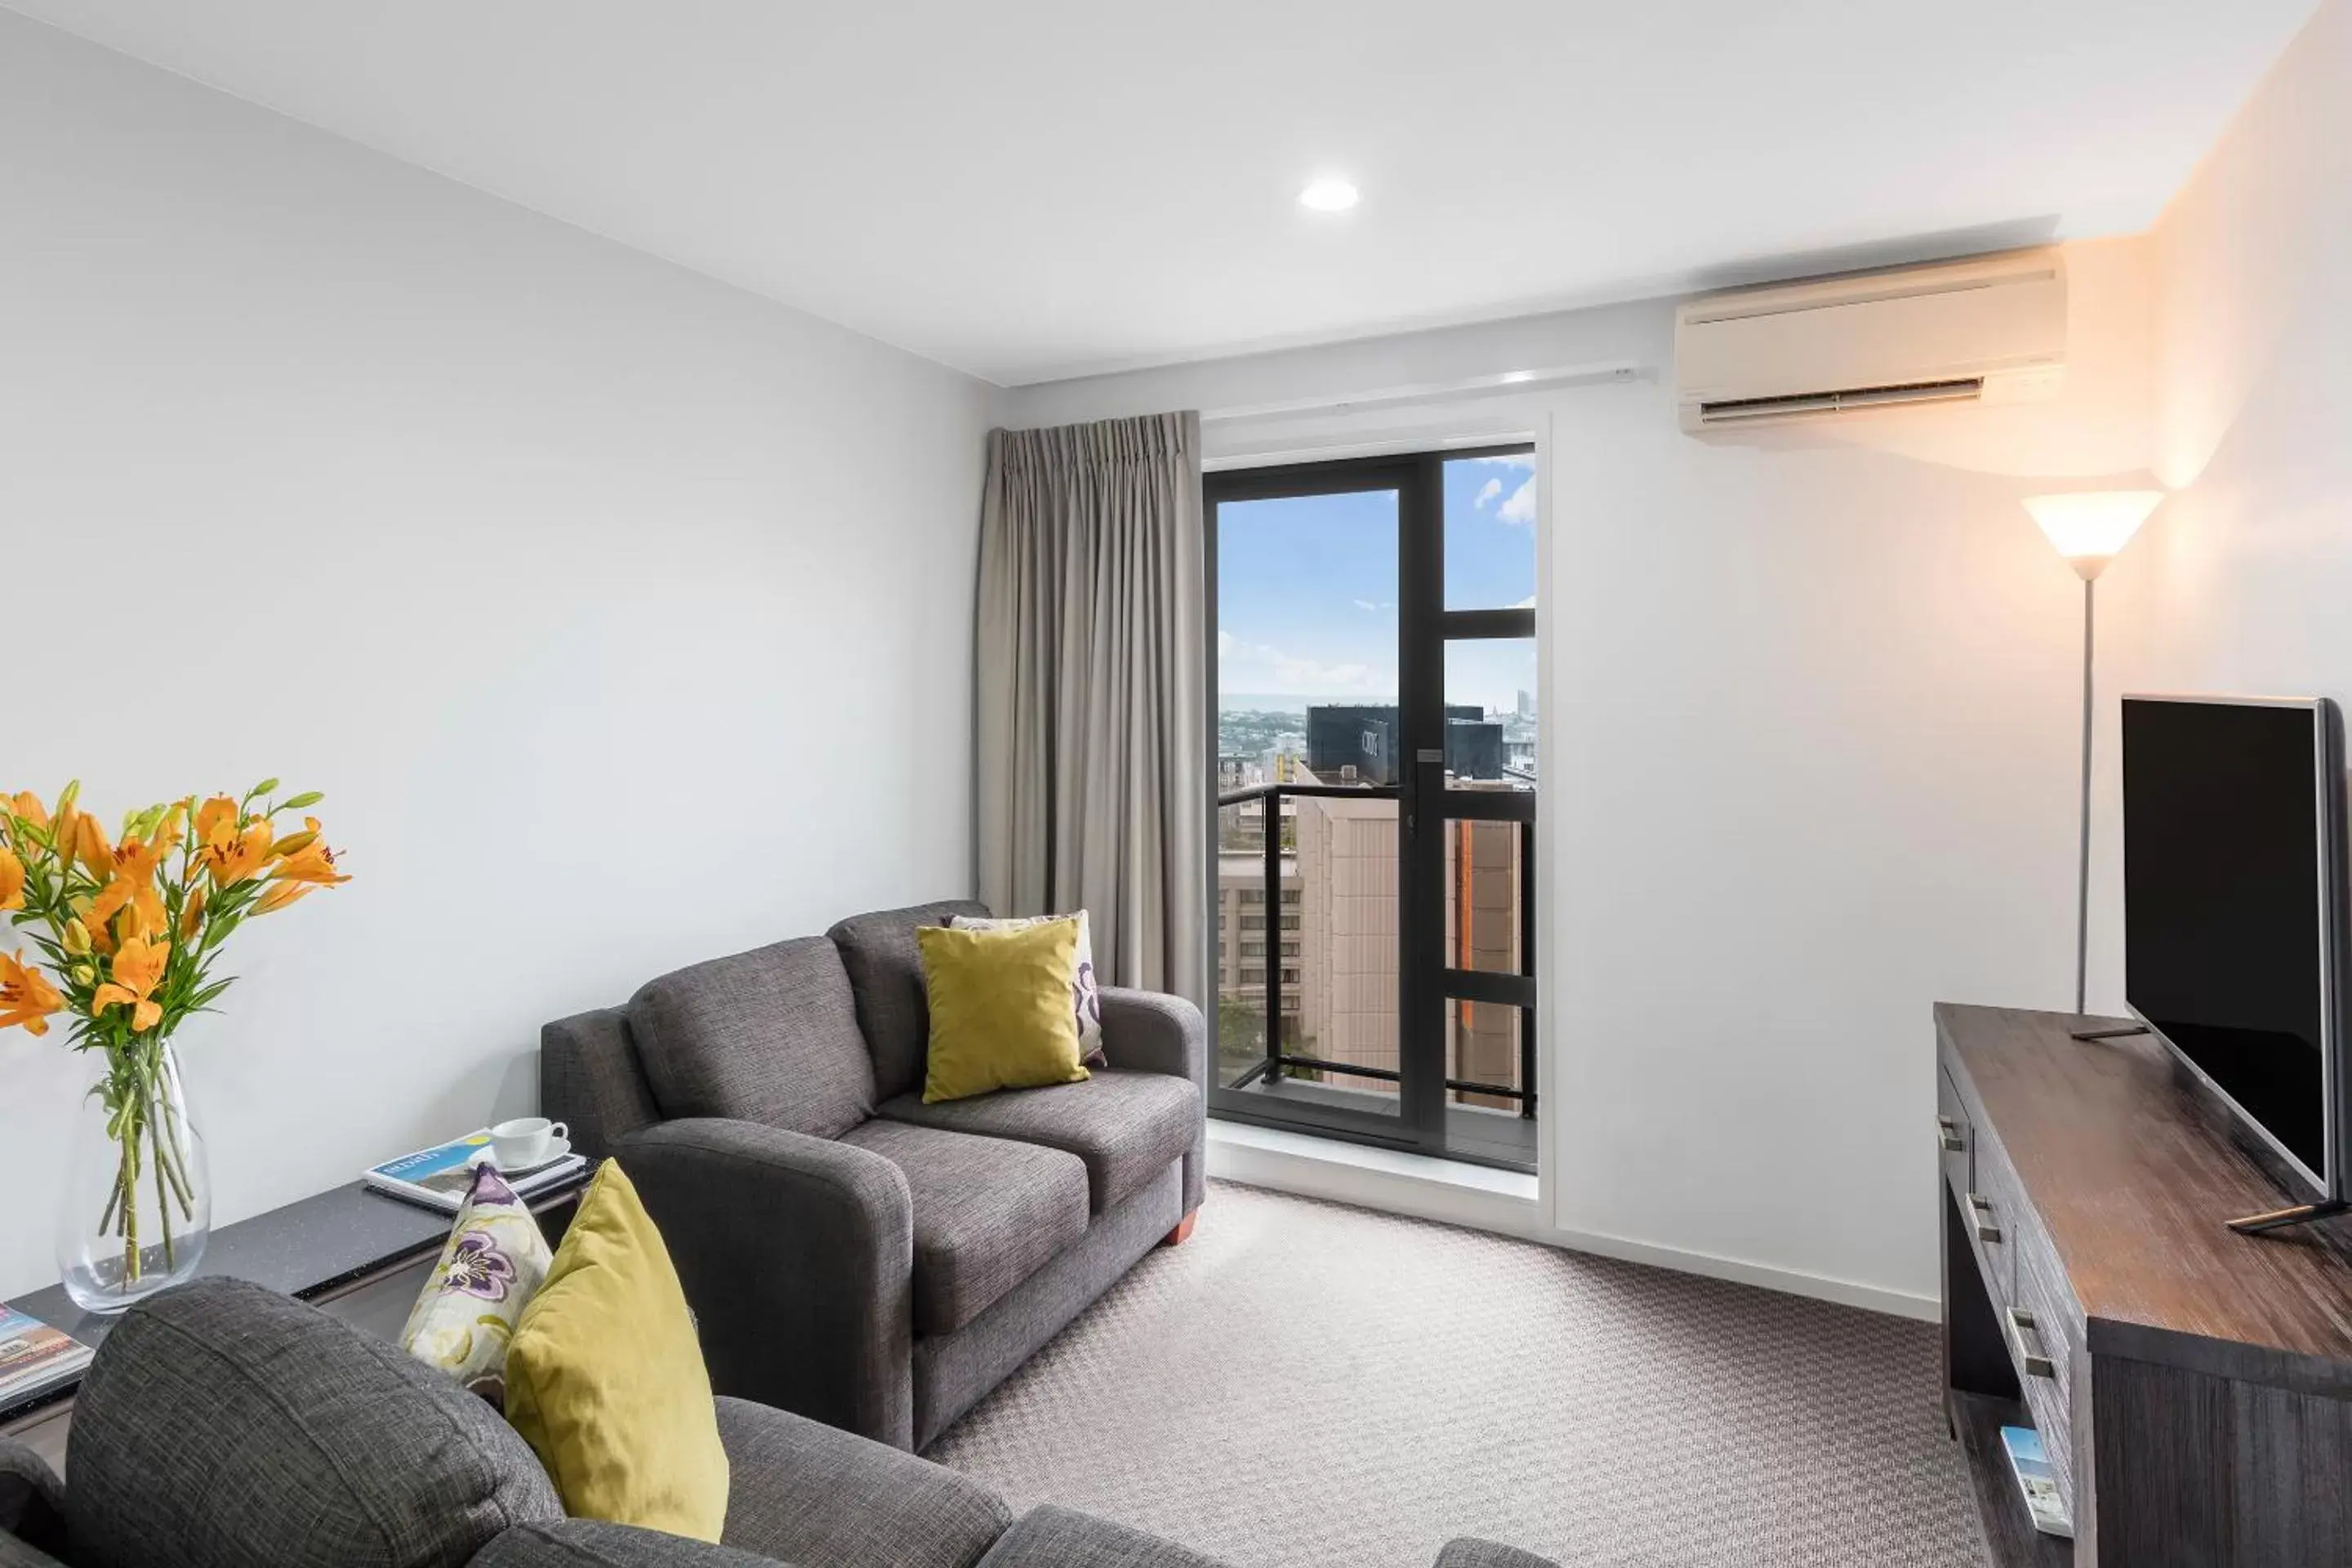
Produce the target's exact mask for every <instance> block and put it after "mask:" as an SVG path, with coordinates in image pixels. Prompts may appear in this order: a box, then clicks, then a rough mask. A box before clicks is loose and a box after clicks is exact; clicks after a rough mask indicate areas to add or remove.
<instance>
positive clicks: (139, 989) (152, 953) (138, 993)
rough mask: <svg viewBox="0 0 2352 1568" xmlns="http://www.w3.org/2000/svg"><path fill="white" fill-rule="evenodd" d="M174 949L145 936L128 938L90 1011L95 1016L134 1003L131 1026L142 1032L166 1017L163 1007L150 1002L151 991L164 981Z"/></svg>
mask: <svg viewBox="0 0 2352 1568" xmlns="http://www.w3.org/2000/svg"><path fill="white" fill-rule="evenodd" d="M171 957H172V949H171V947H170V945H169V944H167V943H163V942H149V941H148V940H147V939H146V938H145V937H139V936H133V937H125V938H124V939H123V942H122V947H121V951H119V952H116V953H115V955H114V977H113V979H111V980H110V981H109V982H107V984H103V985H101V986H100V987H99V988H98V989H97V991H95V992H94V993H92V994H91V995H90V999H89V1011H90V1016H92V1017H96V1016H98V1015H99V1014H100V1013H103V1012H105V1011H106V1010H107V1009H108V1008H109V1007H111V1006H113V1005H115V1004H117V1003H119V1002H128V1003H130V1004H131V1027H132V1028H133V1029H135V1030H137V1031H138V1032H139V1033H141V1034H145V1033H146V1032H147V1031H148V1030H150V1029H152V1028H153V1027H154V1026H156V1025H157V1024H158V1023H160V1022H162V1020H163V1007H162V1006H161V1005H159V1004H157V1003H154V1002H151V1001H149V1000H148V999H147V998H148V996H149V994H151V993H152V992H153V990H154V989H155V987H156V986H158V985H160V984H163V966H164V965H165V964H166V963H169V962H170V961H171Z"/></svg>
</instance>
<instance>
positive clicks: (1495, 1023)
mask: <svg viewBox="0 0 2352 1568" xmlns="http://www.w3.org/2000/svg"><path fill="white" fill-rule="evenodd" d="M1526 1021H1527V1015H1526V1013H1525V1011H1524V1010H1523V1009H1521V1008H1517V1007H1507V1006H1505V1005H1502V1004H1501V1003H1499V1002H1461V1001H1456V1000H1454V999H1452V998H1450V997H1449V998H1448V999H1447V1001H1446V1004H1445V1077H1446V1080H1447V1082H1448V1083H1449V1084H1454V1085H1459V1084H1487V1085H1492V1086H1493V1087H1494V1089H1525V1088H1527V1087H1528V1086H1527V1084H1526V1083H1525V1081H1524V1080H1523V1079H1521V1076H1520V1067H1521V1064H1522V1061H1523V1058H1522V1056H1521V1054H1520V1051H1519V1031H1520V1030H1521V1029H1522V1028H1523V1027H1524V1026H1526ZM1445 1098H1446V1100H1448V1101H1449V1102H1450V1103H1452V1104H1455V1105H1475V1106H1482V1107H1485V1108H1486V1109H1487V1110H1507V1111H1510V1112H1512V1113H1513V1114H1517V1111H1518V1110H1519V1101H1518V1100H1516V1099H1514V1098H1512V1097H1511V1096H1510V1095H1507V1094H1498V1093H1494V1092H1490V1091H1487V1090H1482V1089H1461V1088H1449V1089H1447V1090H1446V1091H1445Z"/></svg>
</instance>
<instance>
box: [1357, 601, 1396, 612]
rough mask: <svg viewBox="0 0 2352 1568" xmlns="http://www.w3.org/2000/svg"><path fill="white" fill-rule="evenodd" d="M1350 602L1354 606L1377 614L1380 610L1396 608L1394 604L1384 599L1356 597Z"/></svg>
mask: <svg viewBox="0 0 2352 1568" xmlns="http://www.w3.org/2000/svg"><path fill="white" fill-rule="evenodd" d="M1351 602H1352V603H1353V604H1354V605H1355V606H1356V608H1358V609H1360V610H1363V611H1366V612H1367V613H1369V614H1371V615H1378V614H1380V613H1381V611H1382V610H1393V609H1395V608H1396V606H1395V605H1391V604H1390V603H1389V602H1388V601H1387V600H1386V599H1357V600H1353V601H1351Z"/></svg>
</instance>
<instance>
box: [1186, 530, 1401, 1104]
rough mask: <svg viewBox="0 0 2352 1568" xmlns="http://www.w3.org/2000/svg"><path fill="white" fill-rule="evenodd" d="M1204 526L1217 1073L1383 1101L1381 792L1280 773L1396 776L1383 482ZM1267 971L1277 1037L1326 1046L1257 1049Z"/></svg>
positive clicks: (1388, 884)
mask: <svg viewBox="0 0 2352 1568" xmlns="http://www.w3.org/2000/svg"><path fill="white" fill-rule="evenodd" d="M1214 526H1215V528H1216V530H1217V541H1216V546H1217V780H1216V784H1217V791H1218V800H1219V806H1218V812H1217V852H1218V853H1217V882H1218V943H1217V994H1218V1006H1217V1019H1216V1036H1217V1056H1218V1081H1219V1082H1220V1083H1222V1084H1223V1085H1225V1086H1226V1087H1229V1088H1230V1087H1233V1086H1234V1084H1235V1083H1236V1081H1237V1080H1240V1079H1248V1081H1247V1082H1246V1083H1245V1084H1244V1085H1243V1086H1242V1087H1244V1089H1246V1090H1247V1091H1248V1092H1250V1093H1251V1094H1253V1095H1263V1096H1264V1097H1265V1098H1266V1099H1267V1100H1269V1101H1274V1100H1292V1101H1299V1102H1307V1103H1314V1104H1319V1105H1327V1106H1339V1107H1343V1108H1347V1109H1352V1110H1370V1111H1373V1112H1376V1113H1378V1114H1381V1115H1387V1116H1394V1115H1396V1114H1398V1097H1397V1087H1396V1082H1395V1080H1394V1078H1393V1076H1392V1075H1393V1074H1395V1073H1396V1071H1397V1070H1398V1054H1397V976H1396V969H1397V964H1396V955H1397V910H1396V902H1397V893H1396V874H1397V872H1396V867H1397V839H1396V831H1397V808H1396V803H1395V802H1394V801H1393V800H1380V801H1370V800H1367V801H1358V800H1346V799H1339V800H1327V799H1313V798H1306V799H1302V798H1300V797H1297V796H1294V795H1282V794H1279V793H1278V790H1279V786H1281V785H1283V784H1351V783H1353V784H1388V783H1392V782H1394V780H1395V779H1396V777H1397V773H1398V768H1399V765H1400V763H1401V758H1400V757H1399V756H1398V754H1397V751H1396V747H1395V744H1394V739H1393V738H1394V736H1395V734H1396V730H1397V724H1396V689H1397V674H1396V671H1397V605H1396V601H1397V591H1396V584H1397V578H1396V572H1397V526H1398V525H1397V497H1396V493H1395V492H1394V491H1392V490H1378V491H1370V492H1365V493H1361V494H1354V495H1326V496H1302V497H1295V498H1283V499H1279V500H1259V501H1226V502H1223V503H1221V504H1220V505H1219V506H1218V507H1217V508H1216V511H1215V519H1214ZM1269 831H1271V832H1272V833H1273V834H1274V835H1275V836H1276V849H1277V852H1278V854H1279V856H1280V873H1279V877H1278V885H1277V886H1276V887H1275V888H1273V889H1269V888H1267V886H1266V868H1265V847H1266V838H1267V834H1268V832H1269ZM1269 982H1271V983H1272V985H1271V988H1272V989H1273V991H1274V992H1275V994H1276V995H1277V996H1278V998H1279V1020H1280V1021H1279V1025H1278V1036H1277V1038H1278V1042H1279V1045H1278V1049H1279V1051H1280V1052H1281V1053H1282V1054H1283V1055H1285V1056H1286V1057H1290V1058H1312V1059H1314V1060H1316V1061H1321V1062H1328V1063H1329V1064H1330V1065H1329V1066H1326V1067H1316V1066H1309V1065H1307V1063H1306V1062H1303V1061H1296V1060H1294V1061H1285V1062H1283V1063H1281V1064H1280V1068H1279V1071H1269V1070H1268V1069H1267V1066H1266V1061H1267V1058H1266V1052H1267V1044H1268V1042H1267V1022H1266V993H1267V991H1268V989H1269ZM1344 1067H1362V1068H1372V1069H1375V1070H1376V1071H1380V1072H1386V1073H1388V1074H1390V1075H1391V1076H1390V1077H1387V1078H1381V1077H1368V1076H1365V1075H1363V1074H1360V1073H1349V1072H1346V1071H1343V1070H1340V1069H1341V1068H1344Z"/></svg>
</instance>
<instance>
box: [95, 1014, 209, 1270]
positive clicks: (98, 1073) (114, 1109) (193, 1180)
mask: <svg viewBox="0 0 2352 1568" xmlns="http://www.w3.org/2000/svg"><path fill="white" fill-rule="evenodd" d="M88 1055H89V1058H90V1060H91V1061H92V1063H93V1064H94V1066H95V1068H96V1070H95V1071H94V1072H93V1073H92V1075H91V1083H90V1089H89V1093H88V1094H87V1095H85V1096H84V1097H83V1098H82V1100H81V1103H80V1104H79V1107H78V1108H77V1109H76V1110H75V1112H74V1114H75V1117H76V1119H77V1123H78V1124H77V1125H76V1127H75V1128H74V1131H73V1138H72V1142H71V1146H70V1148H69V1151H68V1154H67V1161H68V1164H67V1170H66V1192H65V1207H64V1208H63V1209H62V1210H60V1211H59V1213H58V1273H59V1274H60V1275H61V1276H62V1277H63V1279H64V1281H65V1288H66V1294H68V1296H71V1297H72V1298H73V1299H74V1300H75V1301H76V1302H77V1303H78V1304H79V1306H80V1307H81V1309H82V1310H84V1311H87V1312H119V1311H121V1310H123V1309H124V1308H126V1307H128V1306H130V1305H131V1303H132V1302H133V1301H136V1300H141V1299H142V1297H147V1296H152V1295H153V1294H154V1293H155V1292H156V1291H158V1290H162V1289H166V1288H167V1287H170V1286H173V1285H177V1284H179V1283H180V1282H181V1281H183V1280H184V1279H188V1278H189V1277H190V1276H192V1275H194V1273H195V1271H196V1265H197V1264H198V1263H199V1262H201V1261H202V1260H203V1258H204V1256H205V1240H206V1239H207V1238H208V1237H210V1236H211V1234H212V1226H213V1189H212V1172H211V1170H210V1168H209V1167H208V1165H207V1164H206V1163H205V1141H204V1137H203V1135H202V1134H201V1133H199V1132H198V1131H196V1124H195V1122H194V1120H193V1119H192V1118H191V1117H190V1115H189V1113H188V1097H187V1093H186V1091H185V1089H184V1088H183V1087H182V1085H181V1081H180V1060H179V1058H178V1056H177V1055H176V1054H174V1053H173V1049H172V1045H171V1042H170V1041H168V1040H140V1041H134V1042H133V1043H132V1044H131V1045H129V1046H126V1047H121V1049H119V1050H117V1051H114V1052H111V1053H110V1052H107V1051H104V1050H100V1049H92V1050H90V1051H89V1053H88Z"/></svg>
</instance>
